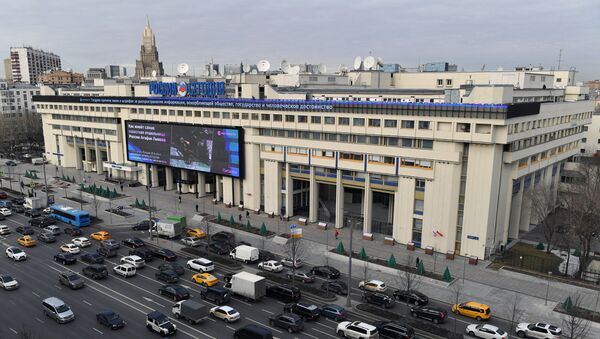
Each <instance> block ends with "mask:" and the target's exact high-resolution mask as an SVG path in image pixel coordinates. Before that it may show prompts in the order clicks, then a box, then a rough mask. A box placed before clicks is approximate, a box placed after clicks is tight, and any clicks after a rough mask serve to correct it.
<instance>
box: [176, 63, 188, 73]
mask: <svg viewBox="0 0 600 339" xmlns="http://www.w3.org/2000/svg"><path fill="white" fill-rule="evenodd" d="M189 70H190V66H189V65H188V64H186V63H181V64H179V65H177V73H179V74H181V75H185V73H187V72H188V71H189Z"/></svg>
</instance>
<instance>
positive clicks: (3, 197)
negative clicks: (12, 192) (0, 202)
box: [0, 191, 8, 199]
mask: <svg viewBox="0 0 600 339" xmlns="http://www.w3.org/2000/svg"><path fill="white" fill-rule="evenodd" d="M0 199H8V194H6V192H2V191H0Z"/></svg>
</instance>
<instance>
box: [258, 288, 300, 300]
mask: <svg viewBox="0 0 600 339" xmlns="http://www.w3.org/2000/svg"><path fill="white" fill-rule="evenodd" d="M266 295H267V297H271V298H275V299H278V300H281V301H283V302H286V303H290V302H296V301H298V300H300V297H301V296H302V295H301V293H300V289H298V287H295V286H293V287H292V286H291V285H272V286H269V287H267V293H266Z"/></svg>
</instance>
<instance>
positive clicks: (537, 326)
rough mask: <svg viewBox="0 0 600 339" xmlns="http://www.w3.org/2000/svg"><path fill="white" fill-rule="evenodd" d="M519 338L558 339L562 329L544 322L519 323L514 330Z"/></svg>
mask: <svg viewBox="0 0 600 339" xmlns="http://www.w3.org/2000/svg"><path fill="white" fill-rule="evenodd" d="M515 332H517V335H518V336H519V337H521V338H543V339H559V338H561V335H562V329H561V328H560V327H558V326H554V325H550V324H545V323H520V324H519V325H517V329H516V330H515Z"/></svg>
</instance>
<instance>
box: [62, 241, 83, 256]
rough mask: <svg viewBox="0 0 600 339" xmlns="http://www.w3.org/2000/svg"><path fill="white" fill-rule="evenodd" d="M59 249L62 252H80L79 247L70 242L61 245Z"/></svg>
mask: <svg viewBox="0 0 600 339" xmlns="http://www.w3.org/2000/svg"><path fill="white" fill-rule="evenodd" d="M60 250H61V251H63V252H66V253H71V254H79V252H81V250H80V249H79V246H77V245H75V244H72V243H68V244H63V245H61V246H60Z"/></svg>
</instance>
